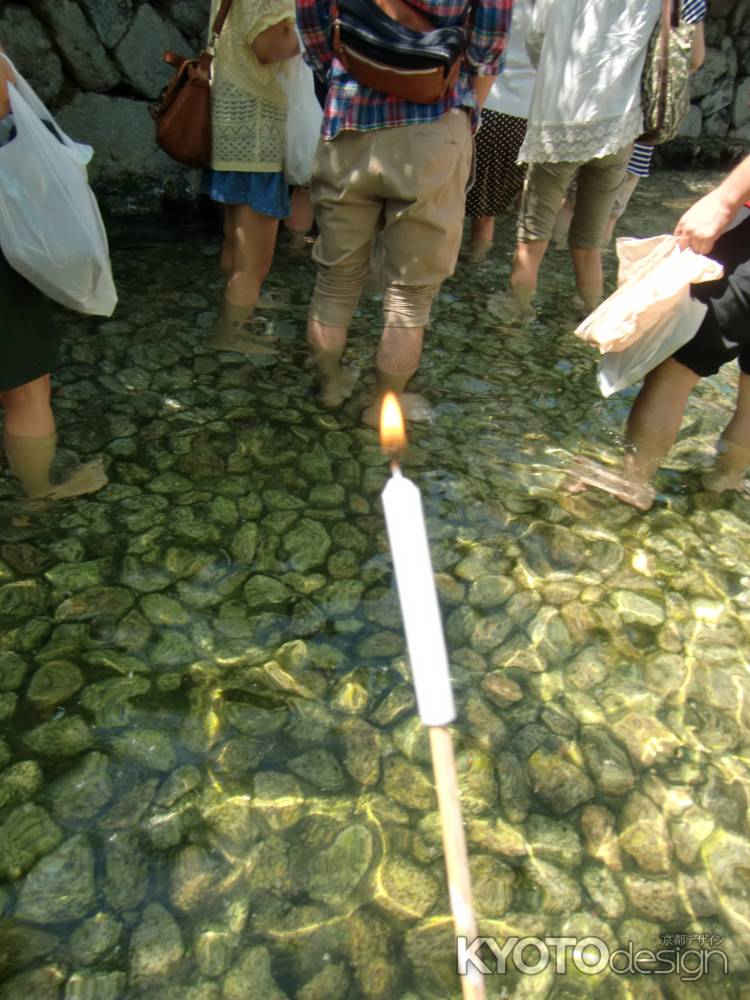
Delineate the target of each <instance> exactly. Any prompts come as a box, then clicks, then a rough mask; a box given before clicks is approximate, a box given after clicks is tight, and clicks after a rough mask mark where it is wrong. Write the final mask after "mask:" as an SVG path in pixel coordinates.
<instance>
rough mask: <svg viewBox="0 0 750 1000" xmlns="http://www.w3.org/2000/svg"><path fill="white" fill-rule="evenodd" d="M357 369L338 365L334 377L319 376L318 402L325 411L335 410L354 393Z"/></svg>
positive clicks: (357, 376) (357, 375) (357, 374)
mask: <svg viewBox="0 0 750 1000" xmlns="http://www.w3.org/2000/svg"><path fill="white" fill-rule="evenodd" d="M358 378H359V369H358V368H350V367H348V366H347V365H340V366H339V370H338V371H337V372H336V373H335V374H334V375H325V376H321V381H320V396H319V399H320V402H321V405H322V406H325V408H326V409H327V410H335V409H336V408H337V407H339V406H341V404H342V403H343V402H344V401H345V400H347V399H348V398H349V397H350V396H351V394H352V393H353V392H354V386H355V385H356V384H357V379H358Z"/></svg>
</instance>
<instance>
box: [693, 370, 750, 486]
mask: <svg viewBox="0 0 750 1000" xmlns="http://www.w3.org/2000/svg"><path fill="white" fill-rule="evenodd" d="M749 467H750V375H746V374H745V373H744V372H741V373H740V381H739V385H738V387H737V403H736V405H735V410H734V414H733V415H732V419H731V420H730V421H729V423H728V424H727V426H726V428H725V429H724V432H723V433H722V435H721V438H720V439H719V443H718V446H717V455H716V459H715V461H714V465H713V468H712V469H711V470H710V471H709V472H707V473H706V475H705V476H704V477H703V485H704V486H705V488H706V489H707V490H713V491H714V492H716V493H721V492H722V491H723V490H736V489H739V488H740V487H741V486H742V482H743V479H744V477H745V473H746V472H747V470H748V468H749Z"/></svg>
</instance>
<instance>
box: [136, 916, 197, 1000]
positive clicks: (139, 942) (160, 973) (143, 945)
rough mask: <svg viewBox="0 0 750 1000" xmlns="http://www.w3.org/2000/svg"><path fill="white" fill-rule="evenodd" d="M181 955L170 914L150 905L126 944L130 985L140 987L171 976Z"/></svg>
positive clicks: (179, 939) (181, 944)
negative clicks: (128, 948)
mask: <svg viewBox="0 0 750 1000" xmlns="http://www.w3.org/2000/svg"><path fill="white" fill-rule="evenodd" d="M184 953H185V946H184V944H183V941H182V934H181V932H180V928H179V926H178V925H177V922H176V920H175V919H174V917H173V916H172V914H171V913H170V912H169V911H168V910H167V909H165V907H163V906H162V905H161V904H160V903H150V904H149V905H148V906H147V907H146V908H145V909H144V910H143V915H142V919H141V922H140V923H139V924H138V926H137V927H136V928H135V930H134V931H133V935H132V937H131V940H130V982H131V984H132V985H133V986H135V987H142V986H143V985H144V984H146V983H148V982H149V981H152V980H154V979H158V980H162V979H166V978H167V977H168V976H170V975H172V974H174V970H175V967H176V966H177V965H178V964H179V963H180V961H181V959H182V957H183V955H184Z"/></svg>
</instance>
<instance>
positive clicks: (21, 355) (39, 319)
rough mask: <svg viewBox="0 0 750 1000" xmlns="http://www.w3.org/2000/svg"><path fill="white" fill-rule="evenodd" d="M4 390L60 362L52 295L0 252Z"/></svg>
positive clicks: (0, 363)
mask: <svg viewBox="0 0 750 1000" xmlns="http://www.w3.org/2000/svg"><path fill="white" fill-rule="evenodd" d="M0 307H1V308H2V310H3V320H2V336H0V392H4V391H5V390H6V389H16V388H18V387H19V386H21V385H26V383H27V382H33V381H34V379H37V378H39V377H40V376H42V375H48V374H49V373H50V372H52V371H54V370H55V368H57V365H58V336H57V331H56V330H55V326H54V323H53V320H52V310H51V308H50V301H49V299H48V298H47V297H46V296H45V295H43V294H42V292H40V291H39V289H38V288H35V287H34V286H33V285H32V284H30V283H29V282H28V281H27V280H26V279H25V278H22V277H21V275H20V274H18V272H17V271H14V270H13V268H12V267H11V266H10V264H9V263H8V262H7V261H6V259H5V257H4V256H3V254H2V252H0Z"/></svg>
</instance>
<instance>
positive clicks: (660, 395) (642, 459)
mask: <svg viewBox="0 0 750 1000" xmlns="http://www.w3.org/2000/svg"><path fill="white" fill-rule="evenodd" d="M698 381H699V376H698V375H696V374H695V372H693V371H691V370H690V369H689V368H687V367H685V365H681V364H680V363H679V361H675V360H674V359H673V358H668V359H667V360H666V361H663V362H662V363H661V364H660V365H658V366H657V367H656V368H655V369H654V370H653V371H652V372H649V374H648V375H647V376H646V378H645V381H644V383H643V386H642V387H641V391H640V392H639V393H638V395H637V397H636V400H635V402H634V403H633V408H632V409H631V411H630V414H629V416H628V422H627V426H626V431H625V434H626V438H627V452H626V454H625V460H624V467H625V474H626V477H627V478H628V479H630V480H631V481H632V482H633V483H636V484H638V485H643V486H646V485H647V484H648V482H649V481H650V479H651V477H652V476H653V474H654V473H655V472H656V470H657V469H658V467H659V465H660V464H661V461H662V459H663V458H664V456H665V455H666V454H667V452H668V451H669V449H670V448H671V447H672V445H673V444H674V443H675V441H676V440H677V435H678V433H679V430H680V425H681V423H682V418H683V415H684V413H685V407H686V406H687V401H688V397H689V396H690V392H691V390H692V389H693V388H694V386H695V385H696V384H697V383H698Z"/></svg>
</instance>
